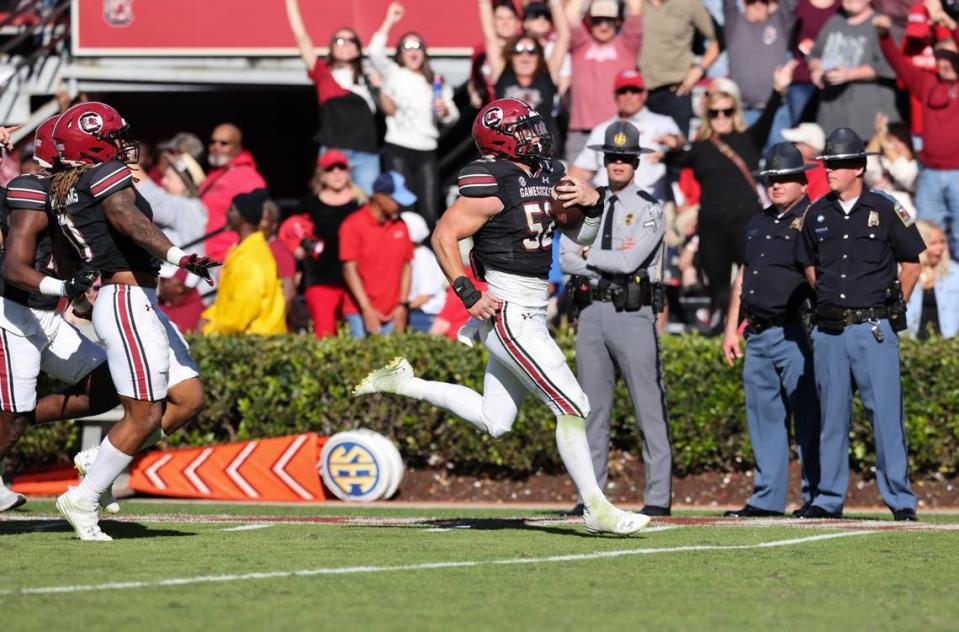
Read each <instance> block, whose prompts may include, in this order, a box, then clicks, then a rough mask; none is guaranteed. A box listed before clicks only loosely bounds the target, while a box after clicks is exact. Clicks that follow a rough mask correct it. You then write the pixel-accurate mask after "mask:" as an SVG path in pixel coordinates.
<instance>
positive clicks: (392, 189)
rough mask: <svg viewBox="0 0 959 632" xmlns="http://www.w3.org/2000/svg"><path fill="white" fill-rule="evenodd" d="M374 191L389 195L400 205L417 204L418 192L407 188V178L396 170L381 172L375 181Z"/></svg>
mask: <svg viewBox="0 0 959 632" xmlns="http://www.w3.org/2000/svg"><path fill="white" fill-rule="evenodd" d="M373 193H383V194H385V195H388V196H390V197H391V198H393V199H394V200H396V203H397V204H399V205H400V206H413V205H414V204H416V194H415V193H413V192H412V191H410V190H409V189H407V188H406V178H404V177H403V176H402V175H400V174H399V173H397V172H395V171H387V172H386V173H381V174H380V175H379V177H377V178H376V180H374V181H373Z"/></svg>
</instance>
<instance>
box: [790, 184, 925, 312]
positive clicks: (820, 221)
mask: <svg viewBox="0 0 959 632" xmlns="http://www.w3.org/2000/svg"><path fill="white" fill-rule="evenodd" d="M925 249H926V245H925V243H923V241H922V237H921V236H920V235H919V230H918V229H917V228H916V226H915V222H914V220H913V219H912V218H911V217H910V216H909V213H908V212H907V211H906V209H904V208H903V207H902V205H900V204H898V203H897V202H896V201H895V200H893V199H892V198H889V197H887V196H885V195H882V194H881V193H876V192H874V191H869V190H868V189H863V192H862V195H860V196H859V199H858V200H857V201H856V204H855V206H853V208H852V210H850V212H849V214H848V215H847V214H846V213H844V212H843V210H842V207H841V206H840V205H839V200H838V198H837V197H836V195H835V194H833V193H830V194H828V195H826V196H823V197H822V198H820V199H819V200H818V201H816V202H815V203H814V204H813V205H812V207H811V208H810V209H809V211H808V212H807V213H806V218H805V220H804V222H803V229H802V239H800V240H799V244H798V246H797V248H796V261H797V262H798V263H799V264H800V265H802V266H810V265H811V266H815V267H816V304H817V306H818V307H820V308H823V307H826V308H840V309H847V308H850V309H861V308H868V307H881V306H882V305H883V304H884V302H885V296H886V289H887V288H889V287H890V286H891V285H892V283H893V282H894V281H895V280H896V279H897V278H898V263H899V262H900V261H909V262H918V261H919V253H921V252H922V251H923V250H925Z"/></svg>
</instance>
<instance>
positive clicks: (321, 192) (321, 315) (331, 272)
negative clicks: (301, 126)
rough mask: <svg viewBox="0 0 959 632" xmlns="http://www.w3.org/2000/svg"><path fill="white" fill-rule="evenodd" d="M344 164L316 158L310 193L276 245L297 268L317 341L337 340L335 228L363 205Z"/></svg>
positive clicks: (342, 286)
mask: <svg viewBox="0 0 959 632" xmlns="http://www.w3.org/2000/svg"><path fill="white" fill-rule="evenodd" d="M349 165H350V163H349V160H348V159H347V157H346V155H345V154H343V153H342V152H339V151H336V150H330V151H327V152H326V153H325V154H323V155H322V156H321V157H320V160H319V162H318V164H317V168H316V174H315V175H314V176H313V181H312V183H311V188H312V193H311V195H310V196H309V197H307V198H305V199H304V200H303V201H302V202H301V203H300V210H301V211H302V214H301V215H295V216H293V217H291V218H289V219H288V220H286V221H285V222H284V223H283V226H281V228H280V239H282V240H283V241H284V243H286V244H287V248H289V249H290V250H291V251H292V252H293V253H294V254H295V256H296V258H297V259H299V260H300V262H301V268H302V270H303V286H304V287H305V288H306V291H305V292H304V299H305V300H306V307H307V309H308V310H309V312H310V318H311V319H312V321H313V332H314V333H315V334H316V337H317V338H323V337H326V336H332V335H335V334H336V324H337V321H338V320H339V318H340V316H341V315H342V311H343V305H344V300H345V298H346V295H347V289H346V281H345V279H344V278H343V266H342V264H341V263H340V225H341V224H342V223H343V220H345V219H346V218H347V217H348V216H349V215H350V214H352V213H353V212H354V211H356V210H357V209H358V208H360V206H361V205H362V203H363V201H364V200H362V199H360V198H359V197H358V196H357V193H358V192H359V191H358V190H356V189H355V188H354V187H353V186H352V183H351V182H350V171H349Z"/></svg>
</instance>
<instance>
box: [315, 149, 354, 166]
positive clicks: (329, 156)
mask: <svg viewBox="0 0 959 632" xmlns="http://www.w3.org/2000/svg"><path fill="white" fill-rule="evenodd" d="M316 164H318V165H319V166H320V169H322V170H323V171H326V170H327V169H330V168H331V167H334V166H336V165H342V166H344V167H346V168H347V169H348V168H349V167H350V159H349V158H347V157H346V154H344V153H343V152H342V151H340V150H338V149H329V150H327V151H325V152H323V155H322V156H320V159H319V160H317V161H316Z"/></svg>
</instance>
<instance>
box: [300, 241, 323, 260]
mask: <svg viewBox="0 0 959 632" xmlns="http://www.w3.org/2000/svg"><path fill="white" fill-rule="evenodd" d="M300 248H302V249H303V252H305V253H306V254H307V256H309V257H310V258H311V259H313V260H314V261H316V260H317V259H319V258H320V255H321V254H323V250H325V249H326V242H324V241H323V240H322V239H304V240H303V241H301V242H300Z"/></svg>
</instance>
